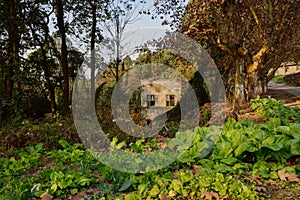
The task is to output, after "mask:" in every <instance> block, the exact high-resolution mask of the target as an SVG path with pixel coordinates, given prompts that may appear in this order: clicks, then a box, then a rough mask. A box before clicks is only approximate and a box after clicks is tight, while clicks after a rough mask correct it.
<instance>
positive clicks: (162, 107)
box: [141, 80, 181, 120]
mask: <svg viewBox="0 0 300 200" xmlns="http://www.w3.org/2000/svg"><path fill="white" fill-rule="evenodd" d="M141 85H142V93H141V106H142V115H143V116H144V117H145V118H146V119H148V120H152V119H153V118H155V117H156V116H158V115H160V114H163V113H164V112H167V111H168V110H171V109H172V108H174V107H175V106H176V104H177V103H178V102H179V100H180V98H181V83H180V82H176V81H170V80H143V81H141Z"/></svg>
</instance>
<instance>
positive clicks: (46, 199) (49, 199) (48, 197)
mask: <svg viewBox="0 0 300 200" xmlns="http://www.w3.org/2000/svg"><path fill="white" fill-rule="evenodd" d="M40 198H41V200H52V199H53V196H52V195H50V194H48V193H44V194H42V195H41V196H40Z"/></svg>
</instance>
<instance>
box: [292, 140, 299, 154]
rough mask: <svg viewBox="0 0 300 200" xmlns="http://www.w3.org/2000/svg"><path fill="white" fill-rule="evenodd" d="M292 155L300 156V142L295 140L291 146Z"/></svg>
mask: <svg viewBox="0 0 300 200" xmlns="http://www.w3.org/2000/svg"><path fill="white" fill-rule="evenodd" d="M291 153H292V154H293V155H300V140H296V139H295V140H293V142H292V144H291Z"/></svg>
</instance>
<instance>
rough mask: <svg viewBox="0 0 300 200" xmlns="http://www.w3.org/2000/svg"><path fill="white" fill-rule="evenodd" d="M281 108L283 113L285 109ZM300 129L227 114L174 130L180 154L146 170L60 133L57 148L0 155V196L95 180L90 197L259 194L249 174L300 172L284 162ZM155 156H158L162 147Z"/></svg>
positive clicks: (299, 139)
mask: <svg viewBox="0 0 300 200" xmlns="http://www.w3.org/2000/svg"><path fill="white" fill-rule="evenodd" d="M262 101H265V100H262ZM273 104H276V102H274V103H273ZM276 105H277V104H276ZM264 108H265V109H266V110H267V109H269V108H268V107H267V106H265V107H264ZM261 111H262V112H264V110H263V109H262V110H261ZM280 111H282V112H283V113H279V114H281V115H282V116H287V115H286V114H284V113H285V112H286V110H285V109H281V110H280ZM26 124H28V123H26ZM44 128H45V127H43V126H39V125H31V130H33V131H40V132H43V131H44ZM299 132H300V124H299V123H297V122H294V123H292V122H290V121H289V120H287V119H280V118H276V117H268V118H267V120H266V122H265V123H263V124H255V123H254V122H252V121H251V120H249V119H246V120H241V121H236V120H234V119H232V118H229V119H228V120H227V121H226V123H225V124H224V125H223V126H222V127H221V126H211V127H197V128H196V129H195V130H194V131H185V132H177V133H176V135H175V138H174V139H172V140H170V141H169V142H168V143H167V147H168V148H170V149H174V150H177V151H179V152H183V153H181V154H179V155H180V156H179V157H178V159H177V161H175V162H174V163H172V164H171V165H170V166H167V167H164V168H163V169H160V170H158V171H153V172H148V173H145V174H132V173H124V172H120V171H117V170H114V169H112V168H109V167H107V166H105V165H103V164H102V163H100V162H99V161H98V160H97V159H96V158H95V157H93V156H92V155H91V154H90V152H89V151H87V150H86V149H84V147H83V145H82V144H70V143H68V142H67V141H66V140H63V139H61V140H59V142H58V143H59V146H58V149H52V150H48V151H46V150H45V147H44V145H42V144H38V145H35V146H29V147H28V148H27V149H25V150H19V151H16V153H15V155H16V156H14V157H3V158H1V159H0V199H24V200H25V199H29V198H31V199H37V198H38V197H40V196H41V195H42V194H43V193H46V192H47V193H49V194H51V195H53V196H54V197H57V198H66V197H67V196H70V195H75V194H77V193H78V192H83V191H85V190H87V189H88V188H95V192H94V194H93V196H92V197H90V198H89V199H90V200H92V199H124V198H125V199H128V200H131V199H205V198H206V196H205V195H208V196H209V195H211V194H214V195H217V196H218V197H219V198H225V197H226V198H229V199H260V197H259V195H258V194H257V192H256V190H255V182H253V183H252V182H249V181H248V180H250V179H251V178H252V177H256V178H257V177H259V178H260V180H261V181H264V180H269V179H274V180H276V181H279V170H283V171H285V172H287V173H291V174H298V173H299V172H300V167H299V164H298V165H296V164H295V165H289V166H287V164H286V163H287V162H286V161H288V160H291V159H294V158H295V157H296V158H297V157H299V156H300V148H299V147H300V136H299ZM188 144H191V145H188ZM211 147H214V148H211ZM111 148H112V150H113V149H124V150H125V151H126V152H128V153H131V154H133V155H136V154H137V153H143V152H145V151H155V150H157V149H159V148H160V142H159V141H157V140H156V139H139V140H136V141H135V142H130V143H129V142H126V141H122V140H119V139H117V138H113V140H112V142H111ZM208 151H210V152H208ZM203 155H205V156H203ZM156 156H158V159H160V158H161V157H160V156H162V155H161V154H159V153H158V154H156ZM116 159H125V158H124V157H117V158H116ZM275 161H276V162H275ZM147 164H149V163H147ZM45 165H46V166H45ZM44 166H45V167H44ZM124 167H125V166H124ZM249 172H250V173H249ZM84 199H88V198H84Z"/></svg>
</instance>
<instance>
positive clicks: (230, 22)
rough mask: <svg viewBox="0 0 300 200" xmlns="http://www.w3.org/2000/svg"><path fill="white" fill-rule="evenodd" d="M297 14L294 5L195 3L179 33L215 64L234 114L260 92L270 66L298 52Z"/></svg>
mask: <svg viewBox="0 0 300 200" xmlns="http://www.w3.org/2000/svg"><path fill="white" fill-rule="evenodd" d="M159 6H160V5H158V7H159ZM162 11H163V12H164V13H167V12H168V11H167V10H162ZM299 13H300V2H299V1H296V0H282V1H268V0H264V1H260V0H250V1H239V0H215V1H210V0H193V1H191V2H190V3H189V4H188V6H187V7H186V10H185V14H184V15H183V16H182V17H181V18H180V20H181V21H180V23H179V26H178V27H179V30H180V31H181V32H182V33H184V34H186V35H188V36H190V37H192V38H194V39H195V40H197V41H199V43H201V44H202V45H203V46H204V47H205V48H206V49H207V50H208V51H209V53H210V54H211V56H212V57H213V58H214V60H215V62H216V64H217V66H218V67H219V70H220V71H221V73H222V75H223V79H224V80H223V81H224V83H225V86H226V88H227V92H228V94H229V95H228V97H233V101H234V105H235V106H234V109H233V110H234V111H235V112H237V111H238V110H239V108H240V106H241V105H242V104H244V103H246V102H247V101H248V100H249V99H250V98H253V97H255V96H256V95H257V94H259V93H260V92H262V91H263V90H262V89H263V88H265V86H266V82H267V74H268V72H269V71H270V69H272V68H273V66H278V65H280V64H281V63H282V62H285V61H288V60H289V59H292V58H293V57H294V53H293V52H295V51H299V46H298V47H297V45H295V44H294V42H295V41H297V40H295V38H299V35H300V30H299V25H300V24H299V23H300V21H299V19H300V18H299V17H300V14H299ZM297 49H298V50H297Z"/></svg>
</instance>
